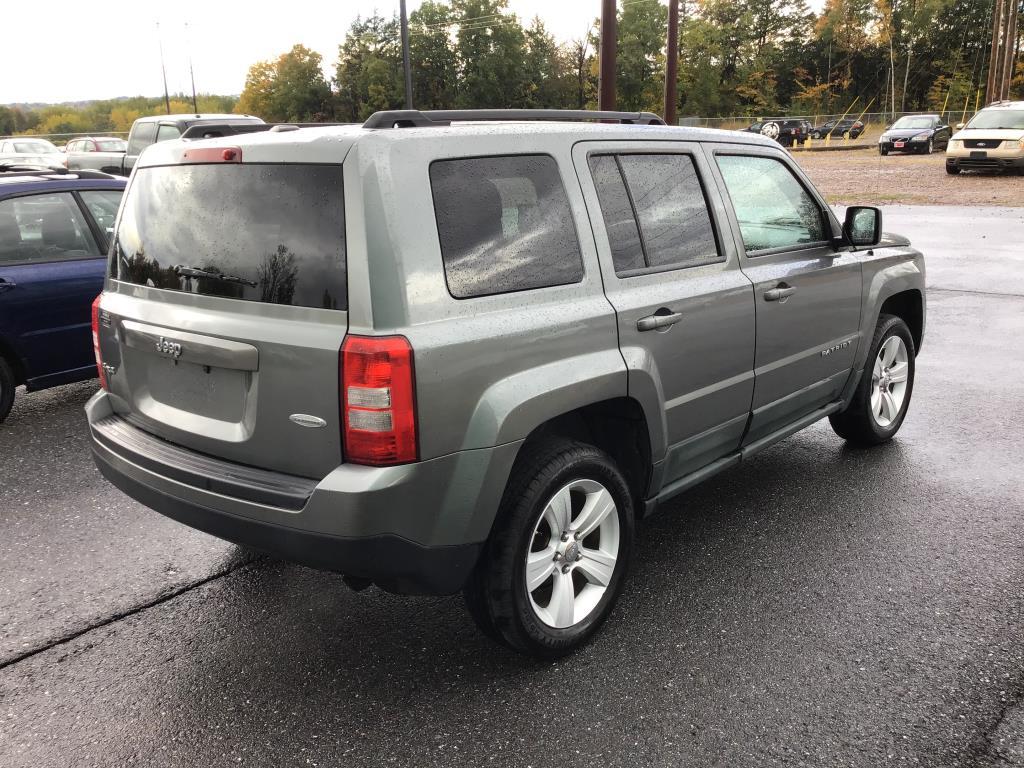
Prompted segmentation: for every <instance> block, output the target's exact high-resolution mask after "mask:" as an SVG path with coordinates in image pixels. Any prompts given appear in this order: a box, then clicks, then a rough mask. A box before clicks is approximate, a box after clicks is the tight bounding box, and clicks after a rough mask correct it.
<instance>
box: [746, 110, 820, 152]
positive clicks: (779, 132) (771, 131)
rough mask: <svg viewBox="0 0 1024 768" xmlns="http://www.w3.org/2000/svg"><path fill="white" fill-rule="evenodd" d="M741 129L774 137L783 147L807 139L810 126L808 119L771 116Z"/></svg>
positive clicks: (770, 137)
mask: <svg viewBox="0 0 1024 768" xmlns="http://www.w3.org/2000/svg"><path fill="white" fill-rule="evenodd" d="M742 130H744V131H746V132H747V133H760V134H761V135H762V136H767V137H768V138H769V139H775V141H777V142H779V144H781V145H782V146H784V147H792V146H793V145H794V144H797V143H799V142H801V141H804V140H805V139H807V137H808V136H809V135H810V133H811V130H812V126H811V123H810V122H809V121H808V120H797V119H793V118H786V117H772V118H769V119H767V120H758V121H757V122H756V123H753V124H752V125H749V126H747V127H746V128H743V129H742Z"/></svg>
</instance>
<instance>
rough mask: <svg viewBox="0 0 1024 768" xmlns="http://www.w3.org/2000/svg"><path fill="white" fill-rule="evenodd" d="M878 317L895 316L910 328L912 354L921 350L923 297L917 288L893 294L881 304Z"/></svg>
mask: <svg viewBox="0 0 1024 768" xmlns="http://www.w3.org/2000/svg"><path fill="white" fill-rule="evenodd" d="M878 314H879V315H896V317H898V318H900V319H901V320H903V322H905V323H906V324H907V327H908V328H910V335H911V337H912V338H913V339H914V354H915V355H916V354H918V353H919V352H920V350H921V344H922V342H923V341H924V296H923V295H922V294H921V291H920V290H919V289H917V288H911V289H909V290H905V291H900V292H899V293H894V294H892V295H891V296H889V297H888V298H886V299H885V301H883V302H882V305H881V307H879V310H878Z"/></svg>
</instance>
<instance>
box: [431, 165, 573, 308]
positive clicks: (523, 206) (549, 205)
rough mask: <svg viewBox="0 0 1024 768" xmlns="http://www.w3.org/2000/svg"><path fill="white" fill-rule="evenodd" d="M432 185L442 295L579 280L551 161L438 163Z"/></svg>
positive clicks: (562, 190) (568, 220) (565, 204)
mask: <svg viewBox="0 0 1024 768" xmlns="http://www.w3.org/2000/svg"><path fill="white" fill-rule="evenodd" d="M430 186H431V190H432V191H433V195H434V211H435V213H436V215H437V231H438V237H439V238H440V242H441V256H442V258H443V260H444V270H445V277H446V279H447V281H448V290H449V291H451V294H452V295H453V296H455V297H456V298H469V297H472V296H486V295H490V294H495V293H508V292H510V291H524V290H528V289H531V288H542V287H546V286H552V285H565V284H567V283H575V282H579V281H580V280H581V279H583V263H582V257H581V255H580V246H579V241H578V239H577V237H576V228H575V226H574V224H573V221H572V214H571V212H570V210H569V200H568V198H567V197H566V194H565V188H564V187H563V186H562V179H561V176H560V175H559V173H558V164H557V163H556V162H555V160H554V158H552V157H548V156H546V155H515V156H507V157H477V158H467V159H460V160H438V161H436V162H434V163H432V164H431V166H430Z"/></svg>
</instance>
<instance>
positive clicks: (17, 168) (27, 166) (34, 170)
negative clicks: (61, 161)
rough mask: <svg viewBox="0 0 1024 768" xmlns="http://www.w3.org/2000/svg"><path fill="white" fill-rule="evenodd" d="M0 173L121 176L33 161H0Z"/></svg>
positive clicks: (110, 177) (76, 177) (78, 177)
mask: <svg viewBox="0 0 1024 768" xmlns="http://www.w3.org/2000/svg"><path fill="white" fill-rule="evenodd" d="M0 173H11V174H16V175H18V176H46V177H51V178H64V177H68V178H74V179H117V178H121V177H118V176H114V175H113V174H110V173H106V172H104V171H94V170H91V169H86V168H82V169H79V170H68V169H67V168H49V167H47V166H45V165H37V164H33V163H0Z"/></svg>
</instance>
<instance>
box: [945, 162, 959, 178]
mask: <svg viewBox="0 0 1024 768" xmlns="http://www.w3.org/2000/svg"><path fill="white" fill-rule="evenodd" d="M946 173H948V174H949V175H950V176H959V175H960V166H959V165H949V164H947V165H946Z"/></svg>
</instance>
